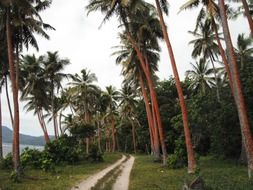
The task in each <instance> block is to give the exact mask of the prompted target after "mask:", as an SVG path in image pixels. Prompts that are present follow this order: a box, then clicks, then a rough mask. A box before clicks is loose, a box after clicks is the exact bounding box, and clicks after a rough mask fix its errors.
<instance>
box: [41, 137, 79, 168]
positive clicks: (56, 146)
mask: <svg viewBox="0 0 253 190" xmlns="http://www.w3.org/2000/svg"><path fill="white" fill-rule="evenodd" d="M78 144H79V143H78V142H77V140H76V139H75V138H73V137H67V136H63V137H60V138H59V139H57V140H54V141H52V142H50V143H47V144H46V146H45V150H44V152H45V153H46V154H47V155H48V158H49V159H51V160H52V161H53V162H54V163H55V164H59V163H61V162H67V163H71V164H72V163H74V162H78V161H79V160H80V156H81V154H82V149H81V148H80V146H79V145H78Z"/></svg>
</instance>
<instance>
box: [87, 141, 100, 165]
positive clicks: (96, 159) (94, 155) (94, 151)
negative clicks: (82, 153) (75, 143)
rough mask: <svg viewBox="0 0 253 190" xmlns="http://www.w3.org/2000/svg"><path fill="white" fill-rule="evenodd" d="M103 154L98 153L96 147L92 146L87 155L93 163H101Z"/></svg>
mask: <svg viewBox="0 0 253 190" xmlns="http://www.w3.org/2000/svg"><path fill="white" fill-rule="evenodd" d="M102 156H103V154H102V153H100V152H99V150H98V147H97V145H94V144H93V145H92V146H91V149H90V153H89V155H88V157H87V158H88V159H91V160H92V161H93V162H101V161H103V157H102Z"/></svg>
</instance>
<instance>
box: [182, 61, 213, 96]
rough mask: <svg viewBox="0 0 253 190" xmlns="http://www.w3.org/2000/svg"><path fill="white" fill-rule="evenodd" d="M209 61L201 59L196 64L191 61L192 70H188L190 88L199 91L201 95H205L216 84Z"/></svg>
mask: <svg viewBox="0 0 253 190" xmlns="http://www.w3.org/2000/svg"><path fill="white" fill-rule="evenodd" d="M208 63H209V62H208V61H206V60H205V59H200V60H199V62H196V63H195V64H192V63H191V66H192V70H188V71H186V77H187V78H189V79H190V82H191V84H190V86H189V88H191V89H193V90H195V91H199V92H200V94H201V95H205V94H206V91H207V90H208V89H210V88H211V87H212V86H214V81H213V77H212V74H213V70H212V69H210V68H209V66H208Z"/></svg>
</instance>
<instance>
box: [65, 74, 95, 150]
mask: <svg viewBox="0 0 253 190" xmlns="http://www.w3.org/2000/svg"><path fill="white" fill-rule="evenodd" d="M71 78H72V80H73V81H72V82H70V83H69V84H70V85H71V86H72V87H71V91H72V99H74V100H75V101H74V110H75V112H76V113H77V114H78V115H79V116H80V117H81V118H82V120H83V122H84V123H85V124H91V119H92V118H91V116H92V113H94V111H95V110H94V109H95V107H96V106H95V105H96V103H97V99H98V97H99V92H100V90H99V88H98V87H97V86H96V85H94V84H93V83H94V82H95V81H97V78H96V76H95V74H94V73H90V71H87V70H86V69H83V70H81V76H80V75H78V74H75V75H73V76H71ZM86 152H87V153H89V139H88V138H86Z"/></svg>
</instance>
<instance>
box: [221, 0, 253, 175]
mask: <svg viewBox="0 0 253 190" xmlns="http://www.w3.org/2000/svg"><path fill="white" fill-rule="evenodd" d="M218 2H219V7H220V15H221V22H222V29H223V33H224V39H225V42H226V46H227V50H228V59H229V64H230V71H231V76H232V83H233V90H234V91H233V92H234V97H235V102H236V107H237V111H238V116H239V121H240V126H241V133H242V139H243V141H244V145H245V149H246V155H247V159H248V171H249V177H251V172H252V171H253V140H252V135H251V131H250V125H249V120H248V115H247V111H246V105H245V100H244V96H243V92H242V86H241V81H240V76H239V71H238V69H237V65H236V56H235V52H234V48H233V44H232V40H231V35H230V30H229V26H228V22H227V15H226V9H225V2H224V0H219V1H218Z"/></svg>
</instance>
